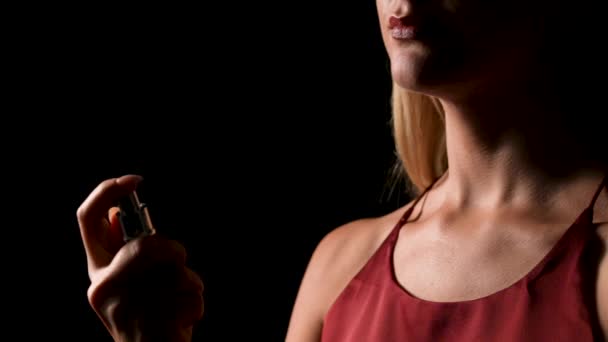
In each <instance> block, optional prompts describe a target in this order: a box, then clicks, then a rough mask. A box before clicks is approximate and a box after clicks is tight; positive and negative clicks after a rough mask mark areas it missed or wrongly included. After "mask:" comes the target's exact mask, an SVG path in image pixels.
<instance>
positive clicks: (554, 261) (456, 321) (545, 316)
mask: <svg viewBox="0 0 608 342" xmlns="http://www.w3.org/2000/svg"><path fill="white" fill-rule="evenodd" d="M607 183H608V175H607V176H606V177H605V178H604V180H603V181H602V183H601V184H600V186H599V188H598V189H597V191H596V192H595V194H594V196H593V198H592V200H591V204H589V206H587V208H585V209H584V210H583V212H581V213H580V214H579V216H578V217H577V219H576V221H575V222H574V223H573V224H572V225H571V226H570V227H569V228H568V229H567V230H566V232H565V233H564V234H563V235H562V236H561V237H560V239H559V240H558V242H557V243H556V244H555V246H553V248H552V249H551V251H550V252H549V253H548V254H547V255H546V256H545V257H544V258H543V259H542V261H540V263H538V264H537V265H536V266H535V267H534V268H533V269H532V271H531V272H529V273H528V274H527V275H526V276H525V277H523V278H522V279H520V280H519V281H517V282H516V283H515V284H513V285H511V286H509V287H507V288H505V289H503V290H500V291H498V292H496V293H494V294H491V295H489V296H486V297H482V298H479V299H474V300H470V301H462V302H446V303H441V302H432V301H426V300H423V299H419V298H417V297H414V296H412V295H410V294H409V293H408V292H407V291H405V290H404V289H403V288H402V287H401V286H400V284H399V283H398V282H397V280H396V277H395V273H394V272H393V271H394V270H393V263H392V255H393V249H394V246H395V244H396V242H397V238H398V236H399V230H400V228H401V227H402V226H403V225H404V224H405V222H406V221H407V220H408V218H409V216H410V214H411V212H412V210H413V208H414V207H415V205H416V203H417V202H418V201H419V200H420V198H421V197H422V196H423V195H424V194H425V193H426V192H427V191H428V190H429V189H430V188H431V187H432V185H433V184H431V185H430V186H429V187H427V188H426V189H425V190H424V191H423V192H422V193H421V194H420V195H419V196H418V197H417V199H416V201H415V203H414V205H412V206H411V207H410V208H409V209H408V210H407V211H406V212H405V213H404V215H403V217H402V218H401V219H400V220H399V222H398V223H397V225H396V226H395V227H394V228H393V229H392V231H391V233H390V234H389V236H388V237H387V238H386V239H385V240H384V242H383V243H382V244H381V245H380V247H379V248H378V250H377V251H376V252H375V253H374V255H373V256H372V257H371V258H370V259H369V260H368V261H367V263H366V264H365V266H364V267H363V268H362V269H361V270H360V271H359V273H358V274H357V275H356V276H355V277H354V278H353V279H352V280H351V281H350V283H349V284H348V285H347V286H346V288H345V289H344V290H343V291H342V292H341V293H340V295H339V296H338V298H336V300H335V302H334V303H333V305H332V306H331V307H330V309H329V311H328V313H327V315H326V316H325V320H324V325H323V332H322V341H323V342H346V341H349V342H368V341H373V342H389V341H390V342H393V341H400V342H403V341H433V342H435V341H458V342H460V341H484V342H485V341H518V342H519V341H535V342H537V341H551V342H555V341H576V342H584V341H594V340H598V341H599V340H600V339H601V337H600V336H602V333H601V330H600V326H599V322H598V318H597V314H596V309H595V289H594V286H595V283H596V277H595V275H594V274H593V270H592V269H593V268H594V267H592V266H593V265H597V263H598V259H597V258H596V259H595V260H591V259H588V258H593V256H592V255H591V253H588V252H589V251H590V250H597V248H585V247H586V246H588V244H589V243H591V241H593V240H592V239H591V234H592V233H593V231H592V229H590V227H591V226H592V221H593V207H594V204H595V202H596V200H597V198H598V196H599V194H600V192H601V190H602V188H603V187H608V184H607Z"/></svg>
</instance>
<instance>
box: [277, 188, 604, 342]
mask: <svg viewBox="0 0 608 342" xmlns="http://www.w3.org/2000/svg"><path fill="white" fill-rule="evenodd" d="M593 180H594V181H597V179H593ZM584 183H585V184H577V185H573V186H571V187H570V188H569V189H568V190H564V191H568V192H571V191H573V192H575V193H576V195H573V197H571V199H570V200H569V201H568V203H569V204H570V208H571V209H570V210H567V212H559V211H558V212H556V213H553V214H548V213H547V212H546V211H544V210H542V209H536V210H537V211H528V212H525V213H521V212H515V211H513V212H507V211H501V212H497V211H494V212H488V213H482V212H478V213H467V214H462V213H458V212H454V211H453V210H451V209H449V208H446V207H442V202H443V198H444V197H445V190H446V182H445V181H443V182H442V181H440V182H438V183H437V184H436V186H435V187H434V188H433V189H432V190H430V191H429V192H428V193H427V195H426V196H425V199H424V200H422V201H420V202H419V203H418V205H417V206H416V208H414V210H413V212H412V214H411V216H410V220H408V222H407V223H406V224H405V225H404V228H405V229H402V230H401V231H400V235H399V239H398V241H397V245H396V247H395V252H394V259H393V267H394V269H395V271H396V275H397V280H398V281H399V283H400V284H401V286H402V287H403V288H404V289H406V290H407V291H408V292H409V293H410V294H412V295H413V296H415V297H418V298H421V299H424V300H428V301H435V302H454V301H466V300H471V299H476V298H481V297H485V296H488V295H490V294H493V293H495V292H498V291H500V290H502V289H504V288H506V287H508V286H509V285H511V284H513V283H515V282H516V281H518V280H519V279H521V278H522V277H523V276H524V275H525V274H527V273H529V272H530V270H531V269H532V268H533V267H534V266H535V265H536V264H538V263H539V262H540V260H541V259H542V258H543V257H544V256H545V255H546V254H547V253H548V252H549V250H550V249H551V248H552V246H553V245H554V244H555V242H556V240H557V239H558V238H559V237H560V236H561V235H562V234H563V233H564V232H565V230H566V229H567V228H568V227H569V226H570V224H571V223H573V222H574V220H575V218H576V216H577V215H578V214H579V212H580V211H582V209H583V208H584V207H585V206H586V205H587V204H588V203H586V201H588V200H589V199H590V197H591V195H592V194H591V192H593V191H594V190H595V189H596V187H597V184H593V182H592V181H591V180H588V181H587V182H584ZM568 203H561V206H563V207H567V206H568ZM411 205H412V203H409V204H407V205H406V206H404V207H402V208H400V209H399V210H396V211H394V212H392V213H390V214H388V215H386V216H383V217H379V218H373V219H366V220H359V221H355V222H351V223H348V224H346V225H344V226H342V227H339V228H337V229H336V230H334V231H332V232H331V233H329V234H328V235H327V236H326V237H325V238H324V239H323V240H322V241H321V243H320V244H319V246H318V247H317V249H316V250H315V252H314V254H313V256H312V258H311V260H310V263H309V266H308V268H307V270H306V273H305V276H304V278H303V280H302V284H301V287H300V291H299V293H298V297H297V299H296V303H295V305H294V308H293V313H292V317H291V321H290V324H289V329H288V333H287V338H286V341H287V342H318V341H320V338H321V330H322V327H323V319H324V317H325V315H326V314H327V311H328V310H329V308H330V307H331V305H332V303H333V302H334V301H335V299H336V298H337V297H338V295H339V294H340V292H341V291H342V290H343V289H344V288H345V287H346V285H347V284H348V282H349V281H350V280H351V279H352V278H353V277H354V276H355V274H356V273H357V272H358V271H359V270H360V269H361V268H362V267H363V266H364V264H365V263H366V262H367V261H368V260H369V258H370V257H371V256H372V254H373V253H374V252H375V251H376V250H377V249H378V247H379V246H380V244H381V243H382V241H383V240H384V239H385V238H386V237H387V236H388V234H389V232H390V230H391V229H392V228H393V227H394V225H395V224H396V222H397V221H398V220H399V218H400V217H401V215H402V214H403V213H404V212H405V211H406V210H407V209H408V208H409V207H410V206H411ZM529 210H533V208H529ZM511 215H513V216H511ZM522 215H524V216H522ZM531 218H537V219H536V220H534V219H531ZM593 222H594V225H595V226H596V229H595V231H596V233H597V240H598V241H599V242H600V245H601V246H602V247H600V248H603V250H602V251H601V252H602V256H601V258H600V261H599V264H598V265H597V267H598V268H599V272H598V278H597V287H596V288H597V289H598V290H597V294H596V296H597V304H598V314H599V317H600V321H601V322H602V328H603V331H604V335H606V336H608V293H607V291H606V290H605V289H606V288H608V258H607V257H606V252H605V250H606V249H608V193H607V192H606V191H604V192H603V194H602V195H601V196H600V198H599V199H598V201H597V203H596V206H595V215H594V220H593ZM447 223H449V230H447V229H446V227H447V226H446V224H447ZM497 247H499V248H497ZM598 247H599V246H598ZM462 250H469V251H474V252H470V253H462V252H461V251H462ZM455 251H459V252H455ZM448 260H449V261H448ZM480 260H482V262H480ZM592 266H593V265H590V267H592ZM473 270H474V271H475V272H473ZM505 270H507V272H505ZM470 274H481V275H483V276H480V277H479V278H478V279H473V281H471V278H470V277H469V276H468V275H470ZM482 279H483V280H482ZM602 289H604V290H602Z"/></svg>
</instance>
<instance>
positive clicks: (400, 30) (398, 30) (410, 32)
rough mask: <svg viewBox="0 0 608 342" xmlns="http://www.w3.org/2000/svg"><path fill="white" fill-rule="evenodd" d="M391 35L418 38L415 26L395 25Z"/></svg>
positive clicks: (410, 38) (397, 37) (409, 38)
mask: <svg viewBox="0 0 608 342" xmlns="http://www.w3.org/2000/svg"><path fill="white" fill-rule="evenodd" d="M391 36H392V37H393V38H395V39H398V40H413V39H414V38H416V30H414V28H413V27H411V26H408V27H403V26H401V27H395V28H393V29H392V30H391Z"/></svg>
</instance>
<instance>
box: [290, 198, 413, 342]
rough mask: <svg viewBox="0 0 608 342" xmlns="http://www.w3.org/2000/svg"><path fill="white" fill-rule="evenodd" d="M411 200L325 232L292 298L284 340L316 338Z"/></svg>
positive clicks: (306, 341) (307, 341) (310, 340)
mask: <svg viewBox="0 0 608 342" xmlns="http://www.w3.org/2000/svg"><path fill="white" fill-rule="evenodd" d="M409 205H410V204H408V205H406V206H405V207H403V208H401V209H399V210H397V211H395V212H393V213H390V214H388V215H386V216H384V217H380V218H373V219H364V220H358V221H354V222H351V223H348V224H346V225H344V226H341V227H339V228H337V229H335V230H333V231H332V232H330V233H329V234H327V235H326V236H325V237H324V238H323V239H322V240H321V242H320V243H319V245H318V246H317V248H316V249H315V251H314V253H313V255H312V257H311V259H310V261H309V264H308V267H307V269H306V272H305V273H304V277H303V279H302V282H301V284H300V289H299V292H298V295H297V297H296V300H295V304H294V307H293V310H292V314H291V320H290V322H289V328H288V331H287V338H286V341H287V342H319V341H321V333H322V328H323V320H324V318H325V315H326V313H327V312H328V311H329V309H330V307H331V305H332V304H333V302H334V301H335V300H336V298H337V297H338V296H339V295H340V293H341V292H342V291H343V290H344V288H345V287H346V286H347V285H348V283H349V282H350V281H351V279H352V278H353V277H354V276H355V275H356V274H357V272H358V271H359V270H360V269H361V268H362V267H363V266H364V265H365V263H366V262H367V261H368V260H369V258H371V256H372V254H373V253H374V252H375V251H376V250H377V249H378V247H379V246H380V244H381V243H382V241H383V240H384V239H385V238H386V237H387V236H388V234H389V233H390V230H391V228H392V227H393V226H394V224H395V223H396V222H397V221H398V220H399V217H400V216H401V215H402V214H403V212H404V211H405V210H407V208H408V207H409Z"/></svg>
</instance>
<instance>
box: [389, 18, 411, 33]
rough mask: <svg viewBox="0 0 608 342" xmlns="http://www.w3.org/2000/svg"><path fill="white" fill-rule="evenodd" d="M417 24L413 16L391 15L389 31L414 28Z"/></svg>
mask: <svg viewBox="0 0 608 342" xmlns="http://www.w3.org/2000/svg"><path fill="white" fill-rule="evenodd" d="M417 24H418V23H417V20H415V19H414V18H413V17H411V16H405V17H397V16H394V15H391V17H390V18H389V20H388V28H389V30H392V29H394V28H407V27H414V26H416V25H417Z"/></svg>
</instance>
